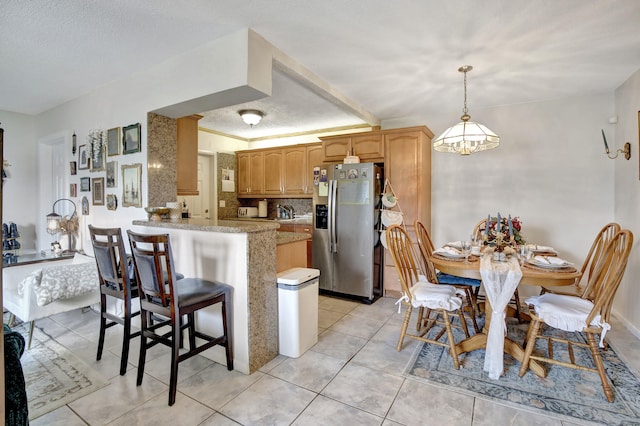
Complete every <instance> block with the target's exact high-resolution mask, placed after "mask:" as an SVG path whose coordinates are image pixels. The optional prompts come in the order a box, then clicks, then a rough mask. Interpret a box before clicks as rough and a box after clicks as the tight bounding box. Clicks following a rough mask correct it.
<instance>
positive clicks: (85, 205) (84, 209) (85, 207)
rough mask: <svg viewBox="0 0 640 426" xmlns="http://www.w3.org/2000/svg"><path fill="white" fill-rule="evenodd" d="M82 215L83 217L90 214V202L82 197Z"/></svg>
mask: <svg viewBox="0 0 640 426" xmlns="http://www.w3.org/2000/svg"><path fill="white" fill-rule="evenodd" d="M87 179H89V178H87ZM82 214H83V215H88V214H89V200H88V199H87V197H82Z"/></svg>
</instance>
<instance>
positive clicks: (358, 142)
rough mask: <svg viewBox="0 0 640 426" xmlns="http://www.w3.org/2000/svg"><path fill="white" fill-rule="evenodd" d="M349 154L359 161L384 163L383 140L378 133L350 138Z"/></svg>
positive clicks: (368, 133)
mask: <svg viewBox="0 0 640 426" xmlns="http://www.w3.org/2000/svg"><path fill="white" fill-rule="evenodd" d="M351 152H353V155H356V156H358V157H360V161H362V162H365V161H381V162H382V161H384V139H383V137H382V133H380V132H367V133H364V134H362V135H353V136H351Z"/></svg>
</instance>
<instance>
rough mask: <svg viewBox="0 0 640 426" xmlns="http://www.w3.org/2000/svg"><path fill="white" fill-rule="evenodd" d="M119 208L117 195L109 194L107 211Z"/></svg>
mask: <svg viewBox="0 0 640 426" xmlns="http://www.w3.org/2000/svg"><path fill="white" fill-rule="evenodd" d="M117 208H118V198H117V197H116V194H107V210H115V209H117Z"/></svg>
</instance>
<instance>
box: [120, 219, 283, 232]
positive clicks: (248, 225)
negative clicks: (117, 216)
mask: <svg viewBox="0 0 640 426" xmlns="http://www.w3.org/2000/svg"><path fill="white" fill-rule="evenodd" d="M132 223H133V224H134V225H139V226H152V227H156V228H171V229H186V230H190V231H206V232H222V233H230V234H243V233H251V232H264V231H270V230H275V229H278V228H279V227H280V225H279V224H278V222H276V221H275V220H270V221H267V220H263V221H245V220H235V219H232V220H226V219H225V220H222V219H218V220H214V219H180V220H134V221H133V222H132Z"/></svg>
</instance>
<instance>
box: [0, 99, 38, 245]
mask: <svg viewBox="0 0 640 426" xmlns="http://www.w3.org/2000/svg"><path fill="white" fill-rule="evenodd" d="M34 126H35V118H34V117H33V116H30V115H25V114H17V113H13V112H8V111H0V127H2V128H3V129H4V158H5V160H7V161H8V162H9V163H10V164H11V167H8V168H7V169H6V171H7V174H8V176H9V177H8V179H6V180H5V181H4V185H3V186H2V197H3V198H2V200H3V206H2V209H3V211H2V220H3V221H4V222H5V223H8V222H15V223H16V224H17V225H18V229H19V230H20V232H21V234H22V245H23V249H25V250H35V237H36V234H35V229H36V224H37V223H38V222H39V221H44V220H45V217H44V216H42V217H40V215H39V214H38V192H37V188H38V184H37V182H38V167H37V164H38V158H37V151H36V145H37V142H36V135H35V127H34ZM45 215H46V213H45Z"/></svg>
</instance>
